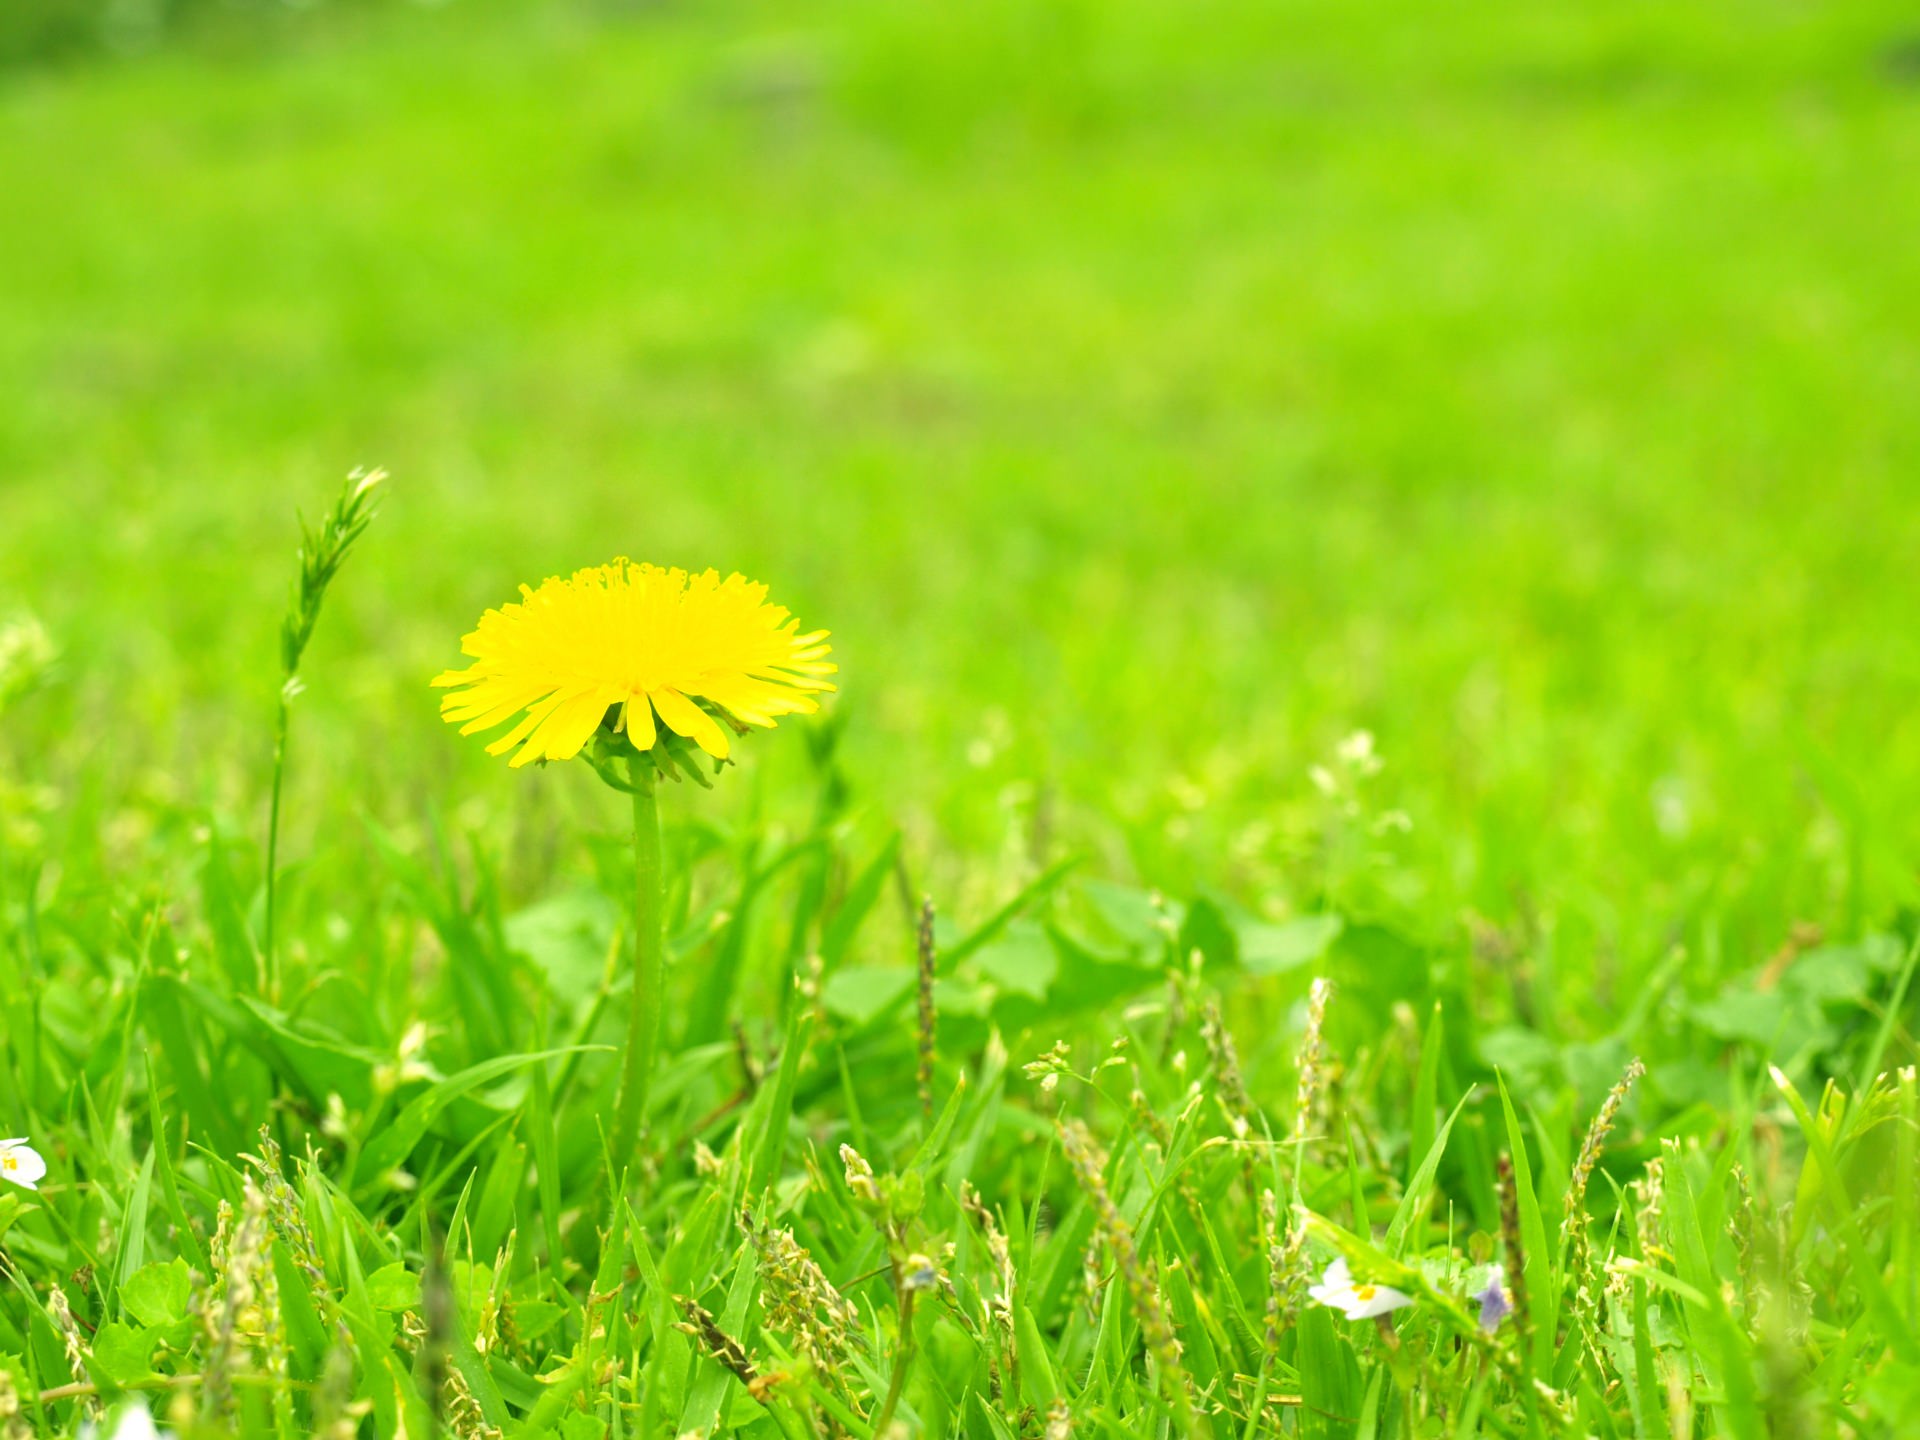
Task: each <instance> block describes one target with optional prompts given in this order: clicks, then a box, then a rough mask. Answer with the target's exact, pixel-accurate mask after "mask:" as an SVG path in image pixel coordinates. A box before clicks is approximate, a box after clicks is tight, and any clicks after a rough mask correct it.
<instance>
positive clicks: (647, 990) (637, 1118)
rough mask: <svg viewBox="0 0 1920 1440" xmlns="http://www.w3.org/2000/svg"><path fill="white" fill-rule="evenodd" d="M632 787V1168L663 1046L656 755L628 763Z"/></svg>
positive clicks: (624, 1090) (627, 1103) (625, 1140)
mask: <svg viewBox="0 0 1920 1440" xmlns="http://www.w3.org/2000/svg"><path fill="white" fill-rule="evenodd" d="M627 776H628V779H629V780H630V781H631V783H632V785H633V876H634V899H633V1004H632V1008H631V1009H630V1011H629V1012H628V1021H627V1058H626V1067H625V1070H624V1071H623V1073H622V1075H621V1078H620V1102H619V1105H618V1107H617V1109H616V1110H615V1113H614V1122H613V1151H612V1154H613V1166H614V1170H615V1172H616V1173H618V1172H619V1171H621V1170H624V1169H627V1168H629V1167H630V1166H631V1164H632V1162H633V1157H634V1149H635V1147H636V1146H637V1145H638V1143H639V1139H640V1122H641V1119H642V1117H643V1116H644V1115H645V1114H646V1109H647V1085H648V1082H649V1081H650V1080H651V1079H652V1078H653V1055H654V1050H655V1049H656V1048H657V1046H658V1045H659V1043H660V989H661V984H662V981H663V978H664V975H665V971H666V952H667V935H666V870H665V867H664V866H663V865H662V863H661V857H660V807H659V804H658V802H657V800H656V798H655V795H654V786H655V782H656V776H655V772H654V766H653V757H652V756H650V755H643V754H635V755H634V756H633V757H632V758H631V759H630V760H629V761H628V762H627Z"/></svg>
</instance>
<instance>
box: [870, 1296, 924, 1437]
mask: <svg viewBox="0 0 1920 1440" xmlns="http://www.w3.org/2000/svg"><path fill="white" fill-rule="evenodd" d="M918 1353H919V1347H918V1346H917V1345H916V1344H915V1343H914V1338H913V1291H911V1290H902V1291H901V1292H900V1342H899V1344H897V1345H895V1346H894V1352H893V1377H892V1378H891V1379H890V1380H888V1382H887V1398H886V1399H885V1400H883V1401H881V1402H880V1413H879V1415H878V1416H877V1417H876V1418H875V1419H874V1422H873V1433H874V1434H875V1435H884V1434H885V1433H886V1430H887V1426H888V1425H889V1424H890V1423H892V1420H893V1412H894V1411H895V1410H897V1409H899V1408H900V1397H901V1396H902V1395H904V1394H906V1391H907V1374H908V1372H909V1371H911V1370H912V1369H913V1359H914V1356H915V1355H916V1354H918Z"/></svg>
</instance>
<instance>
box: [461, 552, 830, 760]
mask: <svg viewBox="0 0 1920 1440" xmlns="http://www.w3.org/2000/svg"><path fill="white" fill-rule="evenodd" d="M520 596H521V598H520V599H519V600H517V601H514V602H512V603H511V604H507V605H502V606H501V607H500V608H499V609H497V610H489V611H487V613H486V614H484V615H482V616H481V617H480V623H479V625H478V626H477V627H476V628H475V629H474V631H473V633H472V634H470V635H468V636H467V637H466V638H465V639H464V640H463V641H462V642H461V645H460V648H461V651H462V652H463V653H464V654H467V655H470V656H472V657H473V663H472V664H471V665H469V666H468V667H467V668H466V669H464V670H449V671H447V672H446V673H445V674H442V675H437V676H435V677H434V679H433V682H432V683H433V684H434V685H435V686H437V687H440V688H442V689H444V690H446V691H447V694H446V695H444V696H442V697H441V701H440V716H441V718H442V719H444V720H445V721H446V722H447V723H448V724H450V725H457V726H459V727H460V733H461V734H462V735H475V734H478V733H479V732H481V731H483V730H491V729H494V728H495V727H497V726H500V725H504V724H506V723H507V722H508V721H510V720H511V721H513V722H514V724H513V727H512V728H511V729H510V730H508V731H507V732H506V733H505V734H504V735H502V736H500V737H499V738H498V739H496V740H494V741H493V742H492V743H491V744H489V745H488V746H487V752H488V753H489V754H492V755H505V754H506V753H507V752H508V751H510V750H511V751H515V753H514V755H513V758H512V760H511V761H510V762H509V763H510V764H511V765H513V766H514V767H515V768H516V769H517V768H518V767H520V766H522V765H531V764H533V763H534V762H536V761H540V760H568V759H571V758H572V757H574V756H575V755H578V754H579V753H580V751H581V750H582V749H584V748H585V747H586V745H587V742H588V741H590V740H591V739H592V738H593V736H594V734H595V732H597V731H598V730H599V729H600V727H601V726H602V725H603V724H609V723H610V724H611V725H612V727H613V728H614V729H615V730H616V731H620V732H623V733H624V734H625V735H626V736H627V739H628V741H629V742H630V743H631V744H632V745H633V747H634V748H635V749H636V750H649V749H651V748H652V747H653V745H654V743H655V742H656V741H657V740H658V738H659V735H660V727H662V726H664V727H665V728H666V729H667V730H669V731H671V732H672V733H673V734H675V735H680V736H684V737H685V738H686V739H688V740H691V741H692V742H693V743H694V744H696V745H698V746H699V747H700V748H701V749H702V750H704V751H706V752H707V754H709V755H711V756H713V757H714V758H715V759H717V760H724V759H726V757H727V753H728V750H729V748H730V737H729V736H728V734H727V726H725V725H723V724H722V723H721V721H722V720H730V721H733V722H736V723H737V724H739V725H760V726H765V727H767V728H769V729H771V728H772V727H773V725H774V724H775V722H776V721H777V720H778V719H779V717H780V716H782V715H795V714H810V713H811V712H813V711H815V710H817V709H819V703H818V702H817V701H816V700H815V699H814V696H815V695H817V694H819V693H821V692H824V691H830V690H832V689H833V688H834V686H833V685H832V684H831V683H830V682H828V681H827V680H826V679H825V677H826V676H828V675H832V674H834V673H835V672H836V671H837V670H838V669H839V667H838V666H836V665H833V664H830V663H829V662H828V661H827V658H826V657H827V655H828V653H829V647H828V646H827V644H826V643H825V642H826V638H827V632H826V631H825V630H811V631H807V632H805V633H802V632H801V630H800V622H799V621H797V620H795V619H794V618H793V617H792V616H791V615H789V614H788V613H787V611H786V610H785V609H784V608H782V607H781V606H778V605H770V604H768V603H767V587H766V586H764V585H758V584H755V583H754V582H753V581H751V580H748V579H747V578H746V577H745V576H743V575H729V576H727V578H726V579H724V580H723V579H721V578H720V572H719V571H717V570H704V571H701V572H700V573H698V574H689V573H688V572H687V571H685V570H668V569H662V568H661V567H660V566H658V565H636V564H634V563H632V562H631V561H629V560H626V559H624V558H622V559H619V560H615V561H614V562H613V563H612V564H611V565H596V566H594V567H592V568H591V569H587V570H577V571H575V572H574V573H573V574H572V575H571V576H569V577H567V578H565V579H562V578H560V577H559V576H555V577H553V578H552V579H550V580H547V581H545V582H544V583H542V584H541V585H540V586H539V588H537V589H535V588H531V587H529V586H525V585H522V586H521V587H520ZM656 719H657V721H658V724H656V723H655V722H656ZM516 747H517V749H516Z"/></svg>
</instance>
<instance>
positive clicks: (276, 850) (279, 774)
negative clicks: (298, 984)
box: [260, 677, 291, 1005]
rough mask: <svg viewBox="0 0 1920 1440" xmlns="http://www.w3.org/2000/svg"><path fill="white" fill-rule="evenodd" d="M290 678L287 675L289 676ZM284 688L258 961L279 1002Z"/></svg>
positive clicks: (272, 998)
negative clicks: (276, 926) (277, 899)
mask: <svg viewBox="0 0 1920 1440" xmlns="http://www.w3.org/2000/svg"><path fill="white" fill-rule="evenodd" d="M289 678H291V677H289ZM287 708H288V707H287V691H286V686H285V685H283V686H281V688H280V714H279V718H278V719H277V721H276V722H275V725H274V731H273V798H272V800H271V801H269V802H268V806H267V916H266V926H265V930H266V934H265V938H264V940H263V946H262V952H261V956H260V963H261V989H262V990H263V991H264V992H265V993H266V999H267V1003H268V1004H270V1005H278V1004H279V1003H280V959H279V954H278V952H277V951H276V950H275V949H274V944H273V921H274V892H275V888H276V880H277V877H278V875H279V873H280V786H281V782H282V780H283V779H284V778H285V776H286V773H287Z"/></svg>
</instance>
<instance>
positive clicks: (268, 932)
mask: <svg viewBox="0 0 1920 1440" xmlns="http://www.w3.org/2000/svg"><path fill="white" fill-rule="evenodd" d="M386 478H387V472H386V471H384V470H355V471H354V472H353V473H352V474H351V475H349V476H348V477H347V483H346V485H345V487H344V488H343V489H342V490H341V492H340V498H339V499H338V500H336V501H335V502H334V505H333V509H332V510H331V511H330V512H328V514H327V517H326V518H325V519H324V520H323V521H321V523H320V524H319V525H317V526H314V525H309V524H308V523H307V522H306V519H305V518H304V517H302V519H301V521H300V556H299V561H300V569H299V573H298V574H297V575H296V576H295V577H294V584H293V603H292V604H291V605H290V606H289V607H288V609H287V616H286V619H284V620H283V621H281V623H280V703H279V709H278V711H277V712H276V714H275V716H274V725H273V795H272V798H271V799H270V800H269V801H268V806H267V877H266V891H267V895H266V917H265V922H264V924H263V926H262V937H261V955H260V963H261V967H262V972H263V973H262V975H261V988H262V989H263V990H264V991H265V992H266V995H267V998H268V999H269V1000H270V1001H273V1002H274V1003H276V1004H277V1003H278V1002H279V1000H280V958H279V950H278V948H277V947H276V945H275V922H276V919H277V916H278V901H279V878H280V796H281V790H282V788H283V785H284V782H285V780H286V773H287V733H288V728H289V722H290V720H291V717H292V712H293V702H294V701H295V700H296V699H298V698H299V696H300V693H301V691H302V690H303V689H304V688H305V687H304V686H303V685H302V684H301V683H300V660H301V657H302V656H304V655H305V654H306V653H307V642H308V641H310V640H312V639H313V627H314V626H315V625H316V624H318V623H319V620H320V604H321V602H322V601H323V600H325V599H326V595H327V587H328V586H329V585H331V584H332V583H333V578H334V576H336V575H337V574H339V573H340V566H341V565H342V564H343V563H345V561H346V558H347V554H348V552H349V551H351V550H352V549H353V546H354V543H355V542H356V541H357V540H359V538H360V537H361V536H362V535H363V534H365V533H366V529H367V526H368V525H370V524H372V523H373V515H374V511H375V510H376V509H377V508H378V505H379V501H378V498H377V496H376V495H375V491H376V490H378V488H379V487H380V485H381V483H382V482H383V481H384V480H385V479H386Z"/></svg>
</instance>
